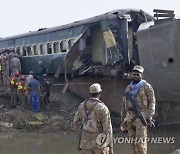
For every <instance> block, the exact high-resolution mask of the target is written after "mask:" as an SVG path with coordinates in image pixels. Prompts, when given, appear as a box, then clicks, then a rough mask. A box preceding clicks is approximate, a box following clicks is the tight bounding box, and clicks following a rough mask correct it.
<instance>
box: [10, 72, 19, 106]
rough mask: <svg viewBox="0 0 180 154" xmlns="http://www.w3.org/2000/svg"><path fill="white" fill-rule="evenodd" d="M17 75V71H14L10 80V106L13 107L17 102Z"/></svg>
mask: <svg viewBox="0 0 180 154" xmlns="http://www.w3.org/2000/svg"><path fill="white" fill-rule="evenodd" d="M18 77H19V72H16V73H15V75H14V76H13V77H12V79H11V81H10V89H11V101H10V106H11V108H15V107H16V104H17V85H18Z"/></svg>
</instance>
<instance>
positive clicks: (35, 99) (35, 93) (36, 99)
mask: <svg viewBox="0 0 180 154" xmlns="http://www.w3.org/2000/svg"><path fill="white" fill-rule="evenodd" d="M28 89H30V90H31V99H32V110H33V112H38V111H39V103H40V82H39V81H38V80H37V76H36V75H35V74H34V75H33V80H32V81H30V83H29V84H28Z"/></svg>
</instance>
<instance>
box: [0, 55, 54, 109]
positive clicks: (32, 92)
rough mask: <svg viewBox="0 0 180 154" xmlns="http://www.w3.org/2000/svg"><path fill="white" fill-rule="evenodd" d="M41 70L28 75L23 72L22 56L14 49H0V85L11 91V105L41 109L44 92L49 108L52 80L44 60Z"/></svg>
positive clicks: (45, 101) (13, 106)
mask: <svg viewBox="0 0 180 154" xmlns="http://www.w3.org/2000/svg"><path fill="white" fill-rule="evenodd" d="M39 65H40V72H39V73H38V74H34V73H33V71H30V72H29V74H28V75H22V74H21V63H20V57H19V55H17V54H16V53H15V52H14V51H12V52H10V53H9V54H8V53H7V52H3V51H0V86H1V87H3V88H4V89H7V90H8V91H10V93H11V101H10V107H11V108H16V106H17V105H19V106H20V107H21V108H22V109H24V108H26V107H27V108H29V109H32V111H34V112H38V111H39V110H40V94H43V97H44V100H43V101H44V103H45V104H46V109H49V95H50V88H51V81H50V80H49V79H48V77H47V76H48V75H47V70H46V68H45V67H44V65H43V63H42V61H39Z"/></svg>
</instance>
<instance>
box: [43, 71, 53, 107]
mask: <svg viewBox="0 0 180 154" xmlns="http://www.w3.org/2000/svg"><path fill="white" fill-rule="evenodd" d="M43 78H44V79H43V92H44V103H45V104H46V109H47V110H49V96H50V92H51V85H52V83H51V81H50V79H48V78H47V74H43Z"/></svg>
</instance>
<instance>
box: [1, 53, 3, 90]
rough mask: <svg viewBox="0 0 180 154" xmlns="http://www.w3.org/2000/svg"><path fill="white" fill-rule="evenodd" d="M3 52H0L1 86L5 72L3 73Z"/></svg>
mask: <svg viewBox="0 0 180 154" xmlns="http://www.w3.org/2000/svg"><path fill="white" fill-rule="evenodd" d="M2 60H3V58H2V54H0V86H2V85H3V74H2Z"/></svg>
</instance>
